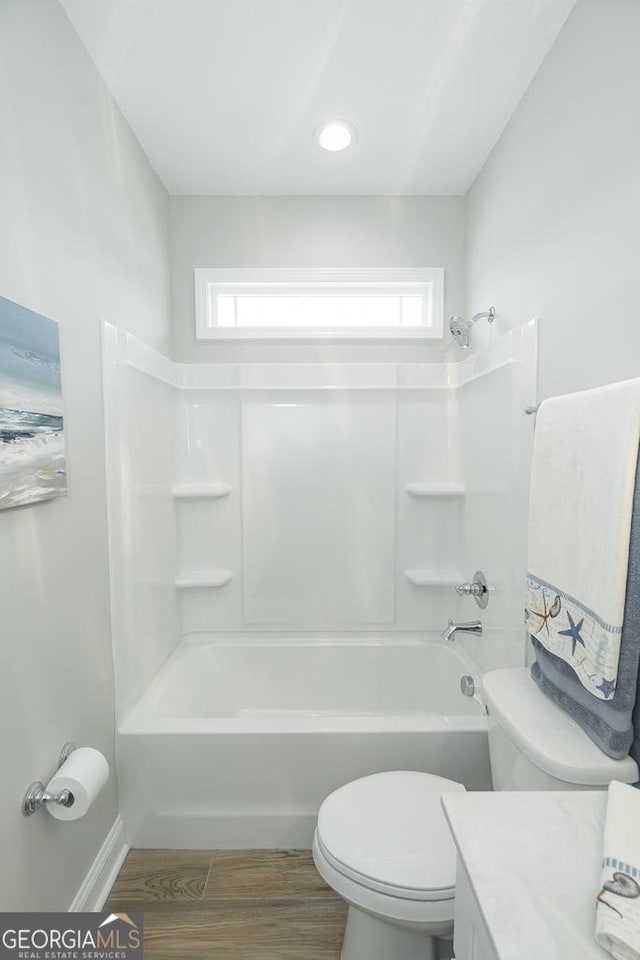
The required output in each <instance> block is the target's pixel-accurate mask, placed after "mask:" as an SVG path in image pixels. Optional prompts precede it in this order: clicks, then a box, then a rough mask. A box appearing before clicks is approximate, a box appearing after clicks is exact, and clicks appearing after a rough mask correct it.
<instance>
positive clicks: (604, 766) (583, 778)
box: [482, 667, 638, 787]
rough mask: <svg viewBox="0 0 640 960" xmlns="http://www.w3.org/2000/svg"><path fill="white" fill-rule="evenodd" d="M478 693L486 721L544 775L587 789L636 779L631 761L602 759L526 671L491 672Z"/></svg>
mask: <svg viewBox="0 0 640 960" xmlns="http://www.w3.org/2000/svg"><path fill="white" fill-rule="evenodd" d="M482 692H483V696H484V701H485V703H486V705H487V707H488V709H489V715H490V717H492V718H493V720H494V721H495V722H496V723H497V724H498V725H499V726H500V727H502V729H503V730H504V731H505V733H506V734H508V736H509V737H510V738H511V740H513V742H514V743H515V745H516V746H517V747H519V749H520V750H522V753H523V754H524V755H525V756H526V757H527V759H529V760H530V761H531V762H532V763H534V764H535V765H536V766H537V767H539V768H540V769H541V770H544V772H545V773H548V774H550V775H551V776H553V777H556V778H557V779H558V780H564V781H565V782H566V783H577V784H580V785H581V786H591V787H601V786H606V784H608V783H610V781H611V780H621V781H622V782H623V783H635V782H636V781H637V780H638V767H637V766H636V763H635V761H634V760H632V759H631V757H624V758H623V759H622V760H613V759H612V758H611V757H608V756H606V754H604V753H603V752H602V751H601V750H600V748H599V747H597V746H596V745H595V743H594V742H593V741H592V740H590V739H589V737H588V736H587V735H586V733H585V732H584V731H583V730H582V729H581V728H580V727H579V726H578V724H577V723H576V722H575V720H572V718H571V717H570V716H569V715H568V714H566V713H565V712H564V711H563V710H561V709H560V707H558V706H556V704H555V703H553V702H552V701H551V700H549V698H548V697H546V696H545V695H544V694H543V693H542V692H541V691H540V690H539V688H538V687H537V685H536V684H535V682H534V681H533V680H532V679H531V676H530V675H529V671H528V669H527V668H526V667H511V668H507V669H504V670H492V671H491V672H490V673H487V674H485V676H484V678H483V681H482Z"/></svg>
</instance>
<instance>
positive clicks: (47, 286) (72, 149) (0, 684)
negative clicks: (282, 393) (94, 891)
mask: <svg viewBox="0 0 640 960" xmlns="http://www.w3.org/2000/svg"><path fill="white" fill-rule="evenodd" d="M0 122H1V125H2V131H3V137H2V149H1V150H0V208H1V209H2V230H1V231H0V294H1V295H2V296H5V297H9V298H10V299H13V300H16V301H18V302H19V303H22V304H24V305H25V306H27V307H29V308H31V309H34V310H37V311H40V312H42V313H44V314H46V315H47V316H49V317H53V318H54V319H56V320H58V321H59V323H60V335H61V349H62V361H63V390H64V404H65V421H66V438H67V469H68V483H69V495H68V497H67V498H66V499H63V500H59V501H54V502H49V503H42V504H37V505H35V506H29V507H22V508H20V509H15V510H5V511H3V512H2V513H0V610H1V611H2V613H1V624H2V641H1V643H0V651H1V653H0V727H1V729H2V746H1V748H0V754H1V757H0V762H1V763H2V767H1V769H2V790H1V791H0V850H1V851H2V866H1V869H0V909H2V910H9V909H14V910H35V909H39V910H59V909H62V910H64V909H67V907H68V906H69V904H70V903H71V901H72V899H73V897H74V895H75V894H76V892H77V890H78V888H79V886H80V884H81V882H82V880H83V879H84V877H85V874H86V873H87V870H88V868H89V866H90V865H91V862H92V860H93V858H94V857H95V855H96V853H97V851H98V849H99V848H100V846H101V844H102V842H103V840H104V838H105V836H106V834H107V832H108V831H109V829H110V827H111V825H112V824H113V822H114V819H115V817H116V815H117V811H118V806H117V785H116V780H115V776H112V777H111V780H110V783H109V785H108V787H107V789H106V790H105V791H104V793H103V794H102V795H101V797H100V798H99V800H98V801H97V802H96V804H95V806H94V808H93V809H92V810H91V811H90V813H89V814H88V815H87V816H86V817H85V818H84V819H82V820H80V821H78V822H76V823H59V822H57V821H55V820H53V819H52V818H51V817H49V816H48V815H47V814H46V813H45V812H39V813H38V814H37V815H35V816H33V817H31V818H30V819H28V820H27V819H25V818H23V817H22V816H21V813H20V801H21V798H22V794H23V792H24V790H25V788H26V787H27V785H28V784H29V783H30V782H31V781H32V780H34V779H38V778H48V776H49V775H50V774H51V773H53V771H54V769H55V761H56V758H57V755H58V752H59V750H60V747H61V746H62V743H63V742H64V741H65V740H68V739H74V740H76V742H77V743H78V744H92V745H94V746H96V747H98V748H99V749H101V750H102V751H103V752H104V753H105V754H106V756H107V758H108V760H109V762H110V764H111V767H112V770H113V768H114V706H113V669H112V659H111V645H110V633H109V593H108V568H107V527H106V499H105V477H104V452H103V451H104V446H103V445H104V439H103V412H102V393H101V356H100V335H101V321H102V320H110V321H112V322H113V323H116V324H119V325H122V326H125V327H127V328H128V329H131V330H132V331H133V332H134V333H136V334H137V335H139V336H140V337H142V338H144V339H145V340H147V341H149V342H150V343H152V344H154V345H155V346H157V347H158V348H159V349H164V350H167V349H168V348H169V342H170V336H169V329H170V319H169V267H168V259H169V250H168V199H167V196H166V193H165V191H164V189H163V187H162V186H161V185H160V184H159V182H158V180H157V178H156V177H155V175H154V173H153V171H152V170H151V168H150V167H149V164H148V162H147V160H146V158H145V156H144V154H143V153H142V151H141V150H140V147H139V146H138V143H137V141H136V140H135V139H134V137H133V135H132V133H131V131H130V130H129V128H128V126H127V125H126V124H125V122H124V121H123V119H122V117H121V115H120V113H119V112H118V110H117V108H116V107H115V105H114V103H113V101H112V100H111V98H110V97H109V96H108V94H107V93H106V90H105V88H104V87H103V84H102V82H101V81H100V79H99V77H98V74H97V72H96V70H95V69H94V67H93V65H92V63H91V61H90V60H89V58H88V56H87V54H86V52H85V50H84V48H83V47H82V46H81V44H80V42H79V40H78V38H77V36H76V34H75V32H74V31H73V29H72V28H71V26H70V24H69V22H68V20H67V18H66V16H65V14H64V13H63V11H62V8H61V7H60V6H59V5H58V4H57V2H56V0H3V2H2V4H0Z"/></svg>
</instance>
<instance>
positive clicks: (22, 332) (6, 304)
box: [0, 297, 67, 510]
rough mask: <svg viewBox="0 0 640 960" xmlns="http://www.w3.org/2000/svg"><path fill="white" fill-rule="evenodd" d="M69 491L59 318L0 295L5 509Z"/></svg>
mask: <svg viewBox="0 0 640 960" xmlns="http://www.w3.org/2000/svg"><path fill="white" fill-rule="evenodd" d="M66 492H67V474H66V469H65V455H64V425H63V419H62V383H61V379H60V341H59V337H58V324H57V323H56V321H55V320H49V319H48V318H47V317H43V316H41V315H40V314H39V313H34V312H33V311H32V310H27V309H26V307H21V306H20V305H19V304H17V303H13V302H12V301H11V300H5V298H4V297H0V510H3V509H7V508H8V507H22V506H25V505H26V504H29V503H37V501H39V500H51V499H52V498H53V497H62V496H64V495H65V494H66Z"/></svg>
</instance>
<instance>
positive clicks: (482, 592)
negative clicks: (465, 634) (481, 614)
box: [455, 570, 489, 610]
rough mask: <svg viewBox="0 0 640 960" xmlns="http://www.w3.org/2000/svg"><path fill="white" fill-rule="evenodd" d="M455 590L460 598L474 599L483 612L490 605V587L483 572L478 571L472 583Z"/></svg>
mask: <svg viewBox="0 0 640 960" xmlns="http://www.w3.org/2000/svg"><path fill="white" fill-rule="evenodd" d="M455 589H456V593H457V594H458V596H459V597H474V599H475V601H476V603H477V604H478V606H479V607H480V608H481V609H482V610H484V609H485V608H486V606H487V604H488V603H489V586H488V584H487V578H486V577H485V575H484V573H483V572H482V570H476V572H475V573H474V575H473V580H472V581H471V583H461V584H459V585H458V586H457V587H456V588H455Z"/></svg>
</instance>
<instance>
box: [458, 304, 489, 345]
mask: <svg viewBox="0 0 640 960" xmlns="http://www.w3.org/2000/svg"><path fill="white" fill-rule="evenodd" d="M495 315H496V311H495V307H489V309H488V310H487V311H486V312H485V313H476V314H475V316H473V317H472V318H471V320H463V318H462V317H449V330H450V332H451V336H452V337H453V339H454V340H455V342H456V343H457V344H459V345H460V346H461V347H465V348H466V347H468V346H469V345H470V343H471V331H472V330H473V325H474V323H477V322H478V320H483V319H484V318H486V319H487V320H488V321H489V323H493V318H494V317H495Z"/></svg>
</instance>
